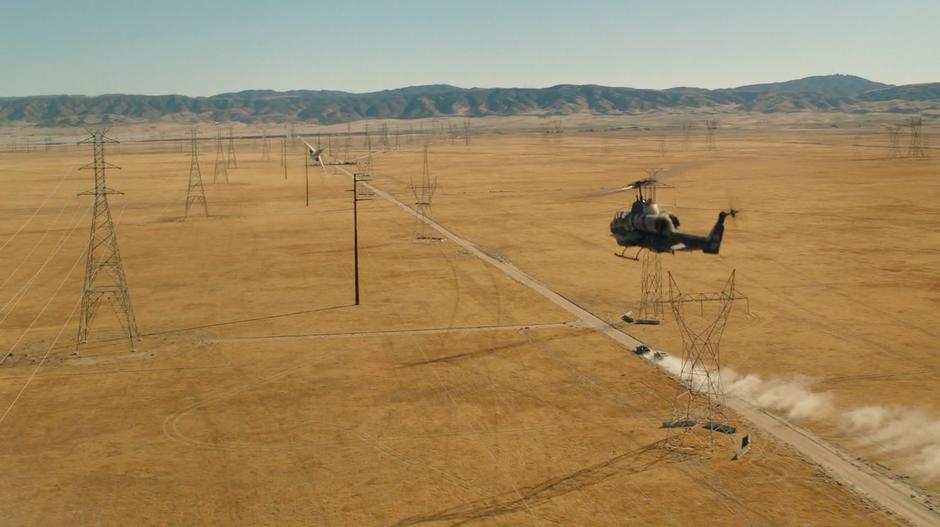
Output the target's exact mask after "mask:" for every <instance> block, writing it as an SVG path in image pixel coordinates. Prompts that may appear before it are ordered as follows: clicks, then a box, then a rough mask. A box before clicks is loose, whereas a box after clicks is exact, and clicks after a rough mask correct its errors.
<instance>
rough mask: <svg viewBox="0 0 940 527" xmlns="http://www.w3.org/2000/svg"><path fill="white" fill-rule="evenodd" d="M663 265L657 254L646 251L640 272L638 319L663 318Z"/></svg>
mask: <svg viewBox="0 0 940 527" xmlns="http://www.w3.org/2000/svg"><path fill="white" fill-rule="evenodd" d="M662 296H663V264H662V259H661V258H660V256H659V253H654V252H653V251H646V252H645V253H644V256H643V261H642V262H641V270H640V308H639V310H638V311H639V318H643V319H654V320H661V319H662V318H663V303H662Z"/></svg>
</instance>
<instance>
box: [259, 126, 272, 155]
mask: <svg viewBox="0 0 940 527" xmlns="http://www.w3.org/2000/svg"><path fill="white" fill-rule="evenodd" d="M270 159H271V140H270V139H269V138H268V130H267V129H266V128H262V129H261V160H262V161H270Z"/></svg>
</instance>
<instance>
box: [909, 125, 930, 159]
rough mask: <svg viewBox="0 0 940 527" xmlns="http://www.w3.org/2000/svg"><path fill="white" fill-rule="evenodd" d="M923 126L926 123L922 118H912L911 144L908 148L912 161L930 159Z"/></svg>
mask: <svg viewBox="0 0 940 527" xmlns="http://www.w3.org/2000/svg"><path fill="white" fill-rule="evenodd" d="M923 125H924V122H923V120H922V119H921V118H920V117H911V122H910V124H908V126H910V127H911V144H910V146H909V147H908V150H907V155H908V156H909V157H910V158H911V159H927V158H928V157H929V152H928V150H927V139H926V137H925V136H924V132H923Z"/></svg>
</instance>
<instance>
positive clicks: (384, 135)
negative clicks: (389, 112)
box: [380, 121, 389, 150]
mask: <svg viewBox="0 0 940 527" xmlns="http://www.w3.org/2000/svg"><path fill="white" fill-rule="evenodd" d="M380 130H381V131H380V133H381V134H382V148H384V149H386V150H388V147H389V142H388V123H386V122H385V121H382V128H381V129H380Z"/></svg>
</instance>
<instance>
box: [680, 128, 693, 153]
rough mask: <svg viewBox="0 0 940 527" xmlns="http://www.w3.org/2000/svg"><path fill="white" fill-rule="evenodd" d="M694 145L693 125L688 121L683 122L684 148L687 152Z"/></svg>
mask: <svg viewBox="0 0 940 527" xmlns="http://www.w3.org/2000/svg"><path fill="white" fill-rule="evenodd" d="M691 144H692V123H690V122H688V121H683V122H682V146H683V148H684V149H685V150H688V149H689V148H690V147H691Z"/></svg>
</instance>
